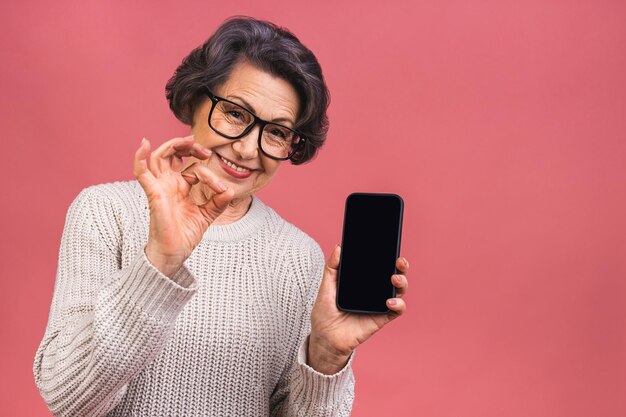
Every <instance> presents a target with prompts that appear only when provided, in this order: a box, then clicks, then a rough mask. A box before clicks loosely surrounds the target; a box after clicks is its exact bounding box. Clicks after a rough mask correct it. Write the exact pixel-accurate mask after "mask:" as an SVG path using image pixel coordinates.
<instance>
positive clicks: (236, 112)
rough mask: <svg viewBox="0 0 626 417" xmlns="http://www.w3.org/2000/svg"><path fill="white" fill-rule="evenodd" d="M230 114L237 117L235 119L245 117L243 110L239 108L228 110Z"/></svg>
mask: <svg viewBox="0 0 626 417" xmlns="http://www.w3.org/2000/svg"><path fill="white" fill-rule="evenodd" d="M228 115H229V116H231V117H233V118H235V119H241V118H242V117H243V114H241V112H239V111H237V110H231V111H229V112H228Z"/></svg>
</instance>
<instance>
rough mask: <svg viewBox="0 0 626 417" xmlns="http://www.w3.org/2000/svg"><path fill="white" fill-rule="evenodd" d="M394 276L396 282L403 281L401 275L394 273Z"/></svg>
mask: <svg viewBox="0 0 626 417" xmlns="http://www.w3.org/2000/svg"><path fill="white" fill-rule="evenodd" d="M393 277H394V278H395V280H396V282H398V283H400V282H402V279H401V278H400V275H394V276H393Z"/></svg>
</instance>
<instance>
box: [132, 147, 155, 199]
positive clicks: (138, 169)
mask: <svg viewBox="0 0 626 417" xmlns="http://www.w3.org/2000/svg"><path fill="white" fill-rule="evenodd" d="M149 155H150V141H148V139H146V138H143V139H142V140H141V145H139V148H138V149H137V151H136V152H135V158H134V160H133V174H134V175H135V178H137V181H139V184H141V186H142V187H143V188H144V190H145V189H146V188H147V187H149V186H150V185H151V184H152V183H153V181H154V179H155V178H154V176H153V175H152V173H151V172H150V170H149V169H148V156H149Z"/></svg>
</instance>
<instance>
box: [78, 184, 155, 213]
mask: <svg viewBox="0 0 626 417" xmlns="http://www.w3.org/2000/svg"><path fill="white" fill-rule="evenodd" d="M147 204H148V203H147V199H146V197H145V194H144V192H143V190H142V189H141V187H140V186H139V183H138V182H137V181H124V182H121V181H120V182H112V183H107V184H98V185H92V186H90V187H87V188H85V189H83V190H82V191H81V192H80V193H79V194H78V196H77V197H76V198H75V199H74V201H73V202H72V205H71V207H70V210H72V209H76V208H83V209H86V208H88V209H90V210H91V211H93V212H94V215H99V216H104V217H106V216H110V215H114V214H116V213H118V212H127V213H128V212H133V211H142V209H145V208H147Z"/></svg>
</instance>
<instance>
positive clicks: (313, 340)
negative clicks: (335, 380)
mask: <svg viewBox="0 0 626 417" xmlns="http://www.w3.org/2000/svg"><path fill="white" fill-rule="evenodd" d="M351 354H352V351H351V350H349V351H346V350H341V349H336V348H334V347H333V346H332V344H331V343H329V342H328V341H327V340H326V339H324V338H323V337H321V336H319V335H316V334H314V333H311V334H310V335H309V344H308V347H307V365H309V366H310V367H311V368H313V369H315V370H316V371H317V372H319V373H322V374H326V375H333V374H336V373H337V372H339V371H341V370H342V369H343V368H344V367H345V366H346V364H347V363H348V360H349V359H350V355H351Z"/></svg>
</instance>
